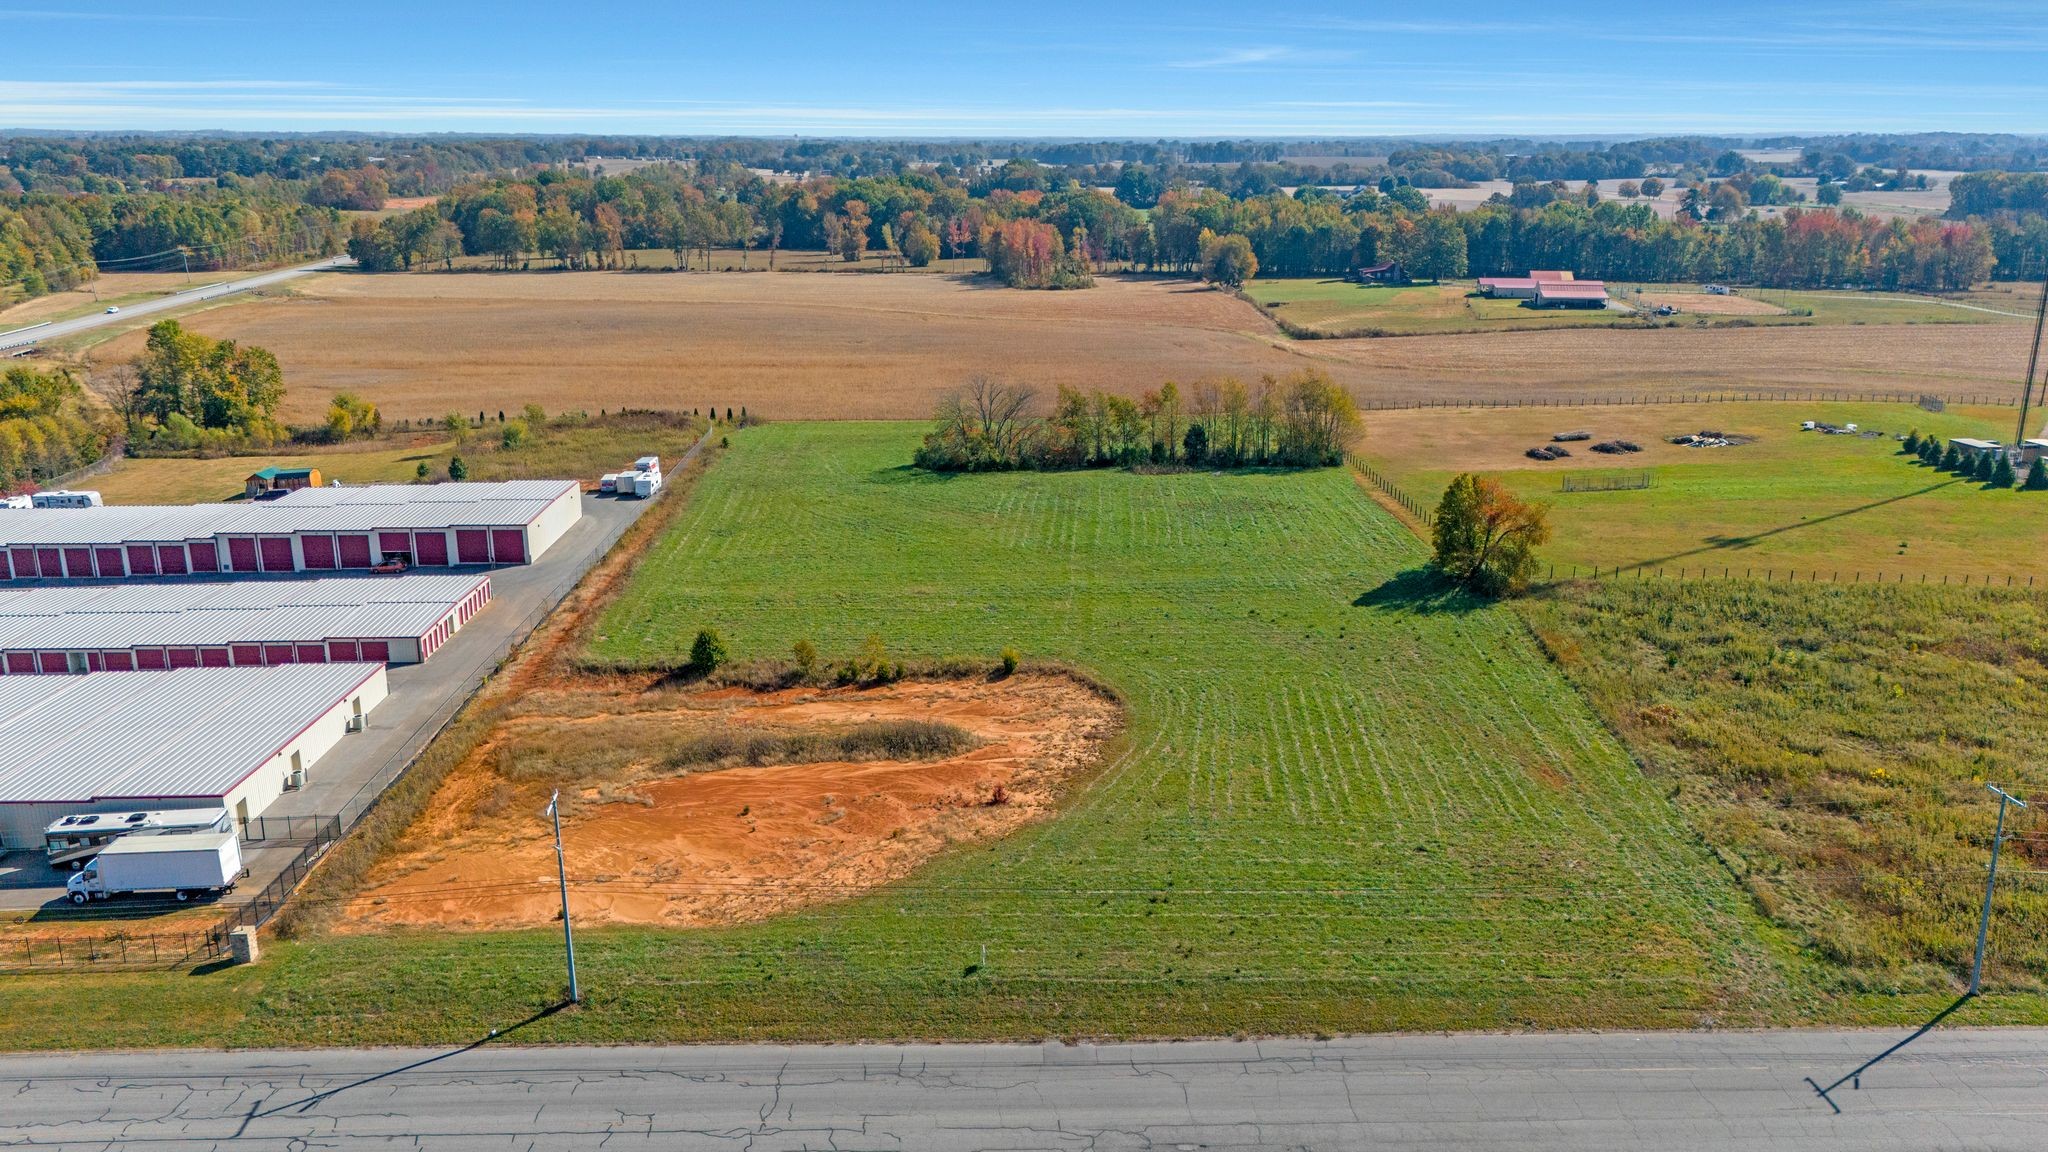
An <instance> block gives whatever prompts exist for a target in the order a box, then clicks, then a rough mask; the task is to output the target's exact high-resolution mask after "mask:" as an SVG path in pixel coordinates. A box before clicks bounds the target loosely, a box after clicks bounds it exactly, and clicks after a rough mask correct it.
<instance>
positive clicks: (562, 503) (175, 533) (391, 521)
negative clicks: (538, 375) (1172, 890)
mask: <svg viewBox="0 0 2048 1152" xmlns="http://www.w3.org/2000/svg"><path fill="white" fill-rule="evenodd" d="M582 515H583V505H582V493H581V491H580V489H579V488H578V486H577V484H576V483H575V482H574V481H572V480H505V481H500V482H497V483H462V484H373V485H369V486H367V487H362V488H301V489H298V490H296V491H293V492H290V493H287V494H286V495H284V496H280V497H278V498H277V499H275V500H267V501H264V502H262V503H257V504H248V505H234V504H195V505H181V506H176V507H149V506H137V507H126V508H78V509H64V510H32V511H29V512H11V513H8V514H6V515H5V516H0V549H4V556H0V578H5V579H13V580H28V579H36V578H42V579H73V580H76V579H86V578H98V579H128V578H135V577H153V576H181V575H185V574H187V573H213V572H236V573H243V572H321V571H336V570H340V569H348V568H369V567H372V566H374V565H376V564H378V563H380V562H382V561H384V560H389V559H393V558H398V557H403V558H404V559H406V560H407V561H408V562H410V563H412V564H415V565H419V566H422V567H448V566H450V565H486V564H491V565H505V564H527V563H531V562H532V561H533V560H535V559H537V558H539V557H540V555H541V554H542V553H544V552H546V551H547V550H548V548H549V547H550V546H552V545H553V544H554V542H555V541H557V540H559V539H561V538H562V535H563V533H565V532H567V531H568V530H569V529H570V528H571V527H572V526H574V525H575V523H576V521H577V520H578V519H579V518H580V517H581V516H582Z"/></svg>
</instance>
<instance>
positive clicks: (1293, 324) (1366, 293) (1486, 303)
mask: <svg viewBox="0 0 2048 1152" xmlns="http://www.w3.org/2000/svg"><path fill="white" fill-rule="evenodd" d="M1471 292H1472V283H1471V282H1470V281H1453V282H1450V283H1446V284H1411V285H1404V286H1401V287H1389V286H1384V285H1367V284H1352V283H1348V282H1346V281H1343V280H1313V279H1304V280H1254V281H1253V282H1251V283H1250V284H1247V285H1245V295H1247V296H1249V297H1250V298H1251V299H1252V302H1253V303H1255V304H1257V305H1258V306H1259V307H1260V308H1262V309H1264V310H1265V312H1266V314H1267V315H1269V316H1272V317H1273V318H1274V319H1275V320H1276V321H1278V322H1279V323H1280V324H1281V325H1282V326H1283V327H1285V328H1287V329H1288V330H1289V331H1290V332H1294V333H1297V334H1303V335H1312V336H1417V335H1430V334H1446V333H1463V332H1514V331H1520V330H1522V329H1530V328H1572V327H1613V326H1615V325H1618V324H1619V325H1627V326H1630V327H1641V326H1642V324H1643V322H1642V321H1641V320H1639V319H1637V318H1636V317H1635V316H1634V315H1632V314H1631V313H1628V312H1621V311H1591V310H1585V309H1577V308H1569V309H1538V308H1525V307H1523V306H1522V303H1523V302H1522V301H1520V300H1493V299H1485V298H1481V297H1477V296H1473V295H1471Z"/></svg>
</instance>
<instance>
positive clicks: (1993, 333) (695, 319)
mask: <svg viewBox="0 0 2048 1152" xmlns="http://www.w3.org/2000/svg"><path fill="white" fill-rule="evenodd" d="M189 324H190V326H191V327H193V328H194V329H197V330H198V331H201V332H205V333H207V334H208V335H213V336H231V337H235V338H238V339H244V340H249V341H253V342H254V343H257V344H260V345H263V346H264V347H266V348H269V349H271V350H272V351H274V352H276V353H277V355H278V357H279V359H280V360H282V361H283V363H284V367H285V371H286V373H287V376H288V378H289V380H290V381H291V386H292V390H291V394H290V396H289V398H288V399H287V401H286V412H285V416H286V418H287V419H291V420H311V419H316V418H318V417H319V416H320V414H321V413H322V412H324V411H325V408H326V405H327V399H328V397H329V396H330V395H332V394H333V393H334V392H336V391H340V390H354V391H357V392H360V393H361V394H363V395H365V396H367V397H368V398H370V399H372V400H374V401H376V402H378V403H379V404H381V405H383V407H384V412H385V416H386V418H387V419H397V418H407V417H409V418H414V419H418V418H423V417H433V416H437V415H438V414H440V413H443V412H446V411H448V410H450V409H454V410H457V411H477V410H480V409H488V410H493V411H495V410H496V409H499V408H512V407H515V406H517V405H519V404H523V403H525V402H527V401H535V402H538V403H541V404H543V405H545V406H546V407H547V408H549V409H550V410H551V411H558V410H561V409H564V408H585V409H588V410H590V411H593V412H595V411H596V410H598V409H600V408H615V407H618V406H619V405H622V404H623V405H630V406H633V407H667V408H686V409H687V408H693V407H698V406H703V405H718V406H720V407H739V406H742V405H744V406H746V407H747V408H748V409H749V410H750V411H751V412H752V413H754V414H756V415H761V416H766V417H769V418H772V419H797V418H807V419H856V418H911V419H916V418H922V417H924V416H926V415H928V414H929V413H930V411H931V407H932V404H933V402H934V400H935V399H936V398H938V397H939V396H941V395H943V394H945V393H947V392H949V391H951V390H953V389H955V388H957V387H959V386H960V385H961V383H962V382H964V381H965V380H966V379H967V378H969V377H970V376H972V375H974V374H976V373H987V374H990V375H995V376H999V377H1004V378H1009V379H1014V380H1019V381H1024V382H1028V383H1030V384H1033V385H1035V386H1037V387H1038V388H1040V389H1041V390H1042V391H1044V392H1046V393H1050V392H1051V390H1052V388H1053V386H1054V385H1057V384H1071V385H1075V386H1078V387H1101V388H1109V389H1114V390H1121V391H1125V392H1132V393H1135V392H1138V391H1142V390H1145V389H1149V388H1152V387H1155V386H1157V385H1158V384H1159V383H1160V382H1161V381H1164V380H1177V381H1181V382H1183V383H1185V382H1188V381H1193V380H1198V379H1203V378H1210V377H1218V376H1237V377H1240V378H1245V379H1250V378H1256V377H1258V376H1259V375H1261V374H1265V373H1284V372H1288V371H1292V370H1295V369H1299V368H1304V367H1320V368H1322V369H1324V370H1326V371H1328V372H1329V373H1330V374H1331V375H1332V376H1333V377H1335V378H1336V379H1337V380H1339V381H1340V382H1342V383H1344V384H1346V385H1348V386H1350V387H1351V389H1352V390H1353V391H1354V392H1355V393H1356V394H1357V395H1358V396H1359V397H1360V398H1361V399H1362V400H1367V401H1371V400H1407V399H1422V398H1434V397H1455V398H1468V399H1469V398H1478V399H1496V400H1507V399H1515V398H1519V397H1525V396H1531V395H1546V396H1559V395H1574V396H1585V397H1597V396H1608V395H1613V394H1616V393H1631V394H1642V393H1645V392H1665V393H1670V392H1699V391H1718V390H1722V389H1772V388H1797V389H1814V388H1822V389H1826V388H1833V389H1846V390H1855V391H1867V390H1901V391H1939V392H1945V393H1969V392H1993V391H2002V390H2005V389H2008V388H2010V387H2012V386H2013V381H2015V380H2016V379H2017V378H2018V374H2019V370H2020V368H2021V366H2022V365H2024V363H2025V343H2026V337H2027V335H2028V333H2027V331H2025V330H2024V326H2023V325H2018V324H1999V325H1955V326H1952V327H1944V328H1939V329H1936V328H1930V327H1925V326H1922V327H1903V326H1902V327H1880V326H1868V327H1832V328H1830V327H1811V328H1809V327H1804V326H1800V327H1787V328H1761V327H1760V328H1755V329H1748V328H1744V329H1732V330H1687V329H1683V328H1679V329H1669V330H1648V331H1609V330H1580V331H1552V332H1531V333H1503V334H1481V335H1456V336H1415V337H1403V338H1399V339H1355V340H1315V341H1293V340H1289V339H1287V338H1285V337H1284V336H1282V335H1280V334H1279V332H1278V331H1277V330H1275V329H1274V328H1273V326H1272V325H1271V324H1270V323H1269V322H1268V321H1267V320H1266V319H1265V317H1263V316H1261V315H1260V314H1259V312H1258V311H1257V310H1256V309H1255V308H1253V307H1252V306H1251V305H1249V304H1247V303H1245V302H1243V301H1241V300H1238V299H1236V298H1235V297H1232V296H1229V295H1226V294H1223V293H1220V292H1214V291H1211V290H1209V289H1207V288H1204V287H1201V286H1198V285H1194V284H1190V283H1186V282H1182V281H1167V280H1145V279H1130V280H1124V279H1111V278H1104V279H1102V280H1101V281H1099V282H1098V285H1097V287H1095V288H1093V289H1089V290H1087V291H1080V292H1015V291H1007V290H1003V289H999V288H995V287H992V286H990V285H989V283H988V282H987V281H985V280H979V279H963V278H953V277H941V276H803V275H765V274H764V275H753V276H718V275H709V276H683V275H652V274H631V273H606V272H576V273H534V274H436V275H411V276H401V275H392V276H357V275H337V276H328V277H321V278H318V279H316V280H311V281H308V282H306V283H305V284H304V286H303V288H302V289H301V290H300V291H298V292H296V293H294V294H293V295H292V296H290V297H288V298H282V299H268V300H253V301H249V302H246V303H241V304H237V305H234V306H232V307H225V308H220V309H215V310H211V311H208V312H205V313H202V314H200V315H197V316H195V317H193V318H191V319H190V321H189ZM141 342H142V336H141V335H140V334H139V333H130V334H127V335H124V336H121V337H119V338H116V339H112V340H109V341H107V342H106V343H105V344H102V345H100V346H98V347H96V348H95V349H94V350H93V352H92V355H93V357H94V358H95V359H100V360H108V359H114V360H118V359H126V358H128V357H131V356H133V355H134V354H135V353H136V352H137V351H138V350H139V348H140V347H141Z"/></svg>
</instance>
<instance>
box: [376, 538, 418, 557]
mask: <svg viewBox="0 0 2048 1152" xmlns="http://www.w3.org/2000/svg"><path fill="white" fill-rule="evenodd" d="M377 551H379V552H382V553H383V554H384V558H385V559H386V560H389V559H390V558H391V557H393V556H397V555H400V554H401V553H402V554H404V555H407V556H410V555H412V533H410V532H379V533H377Z"/></svg>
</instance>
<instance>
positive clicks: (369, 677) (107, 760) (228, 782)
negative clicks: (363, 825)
mask: <svg viewBox="0 0 2048 1152" xmlns="http://www.w3.org/2000/svg"><path fill="white" fill-rule="evenodd" d="M384 693H385V682H384V666H383V665H382V664H360V663H358V664H319V665H294V666H292V667H288V668H196V669H193V670H191V671H189V672H130V673H101V674H98V675H93V676H8V677H5V678H0V850H5V851H17V850H21V849H27V848H36V849H40V848H41V847H42V845H43V830H44V829H45V828H47V827H48V826H49V825H50V823H51V822H52V821H54V820H57V819H59V818H61V817H64V816H68V815H72V814H74V813H81V812H121V811H134V810H138V809H175V808H226V809H227V810H228V811H229V812H230V813H231V814H232V815H233V816H234V818H235V819H236V821H237V822H238V823H240V822H246V821H248V820H249V819H250V818H251V817H254V816H259V815H261V814H262V813H263V811H264V809H266V808H268V807H269V806H270V805H271V804H272V803H273V802H275V801H276V800H277V798H278V797H279V796H280V795H282V794H283V793H284V792H285V791H286V790H288V789H290V788H294V787H297V786H299V785H300V784H302V783H304V781H305V780H306V779H307V778H308V777H309V775H310V774H311V772H312V770H313V767H314V764H315V763H316V762H317V761H318V760H319V759H320V758H321V757H322V756H323V755H325V754H326V753H328V752H329V751H331V750H332V749H333V748H334V746H335V745H336V744H338V743H340V742H341V740H342V738H343V736H344V735H345V734H346V733H347V732H349V731H351V730H352V729H355V728H357V727H359V726H360V725H361V720H360V719H359V718H360V717H364V716H367V715H368V713H369V712H370V710H371V709H373V708H375V707H376V706H377V704H378V702H379V701H381V700H383V699H384Z"/></svg>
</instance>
